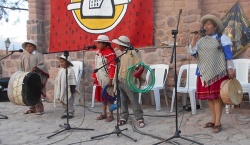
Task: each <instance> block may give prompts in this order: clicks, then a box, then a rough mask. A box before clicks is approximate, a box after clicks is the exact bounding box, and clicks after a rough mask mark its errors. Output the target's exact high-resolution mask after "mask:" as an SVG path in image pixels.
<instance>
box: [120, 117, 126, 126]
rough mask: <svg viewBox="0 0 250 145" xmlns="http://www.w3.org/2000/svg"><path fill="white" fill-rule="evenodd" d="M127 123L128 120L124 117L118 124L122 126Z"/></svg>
mask: <svg viewBox="0 0 250 145" xmlns="http://www.w3.org/2000/svg"><path fill="white" fill-rule="evenodd" d="M126 123H127V120H126V119H123V118H122V119H120V120H119V122H118V125H119V126H122V125H124V124H126Z"/></svg>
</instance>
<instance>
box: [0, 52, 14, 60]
mask: <svg viewBox="0 0 250 145" xmlns="http://www.w3.org/2000/svg"><path fill="white" fill-rule="evenodd" d="M13 53H14V52H13V51H12V52H11V53H10V54H8V55H6V56H4V57H2V58H0V61H1V60H3V59H5V58H6V57H8V56H10V55H12V54H13Z"/></svg>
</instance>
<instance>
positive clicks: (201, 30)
mask: <svg viewBox="0 0 250 145" xmlns="http://www.w3.org/2000/svg"><path fill="white" fill-rule="evenodd" d="M199 32H200V33H201V34H204V33H206V30H205V29H200V30H199V31H194V32H191V33H190V34H198V33H199Z"/></svg>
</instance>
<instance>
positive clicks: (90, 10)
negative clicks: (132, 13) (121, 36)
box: [67, 0, 131, 34]
mask: <svg viewBox="0 0 250 145" xmlns="http://www.w3.org/2000/svg"><path fill="white" fill-rule="evenodd" d="M130 2H131V0H71V4H69V5H68V7H67V9H68V10H70V11H72V13H73V16H74V18H75V20H76V22H77V24H78V25H79V26H80V27H81V28H82V29H83V30H85V31H87V32H89V33H95V34H99V33H105V32H108V31H110V30H112V29H113V28H114V27H115V26H117V25H118V24H119V23H120V21H121V20H122V18H123V17H124V15H125V13H126V10H127V5H128V3H130Z"/></svg>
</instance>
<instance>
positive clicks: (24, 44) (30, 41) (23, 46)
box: [22, 39, 37, 49]
mask: <svg viewBox="0 0 250 145" xmlns="http://www.w3.org/2000/svg"><path fill="white" fill-rule="evenodd" d="M27 43H29V44H33V45H34V46H35V49H36V48H37V44H36V42H35V41H34V40H32V39H30V40H27V41H25V42H23V44H22V48H23V49H25V46H26V44H27Z"/></svg>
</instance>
